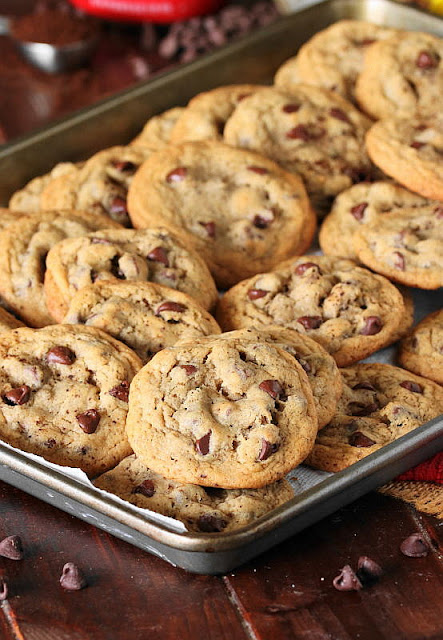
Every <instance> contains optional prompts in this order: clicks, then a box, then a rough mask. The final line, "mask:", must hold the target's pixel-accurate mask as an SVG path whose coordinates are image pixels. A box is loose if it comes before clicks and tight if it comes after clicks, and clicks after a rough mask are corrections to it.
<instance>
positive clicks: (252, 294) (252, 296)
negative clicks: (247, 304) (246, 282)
mask: <svg viewBox="0 0 443 640" xmlns="http://www.w3.org/2000/svg"><path fill="white" fill-rule="evenodd" d="M267 293H269V291H265V290H264V289H249V291H248V298H249V300H258V298H264V297H265V295H266V294H267Z"/></svg>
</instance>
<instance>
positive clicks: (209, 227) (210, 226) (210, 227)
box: [199, 222, 215, 238]
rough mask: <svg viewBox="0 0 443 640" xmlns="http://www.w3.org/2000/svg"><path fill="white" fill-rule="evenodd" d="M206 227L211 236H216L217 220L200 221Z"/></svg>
mask: <svg viewBox="0 0 443 640" xmlns="http://www.w3.org/2000/svg"><path fill="white" fill-rule="evenodd" d="M199 224H200V225H201V226H202V227H204V228H205V229H206V233H207V234H208V236H209V237H210V238H214V237H215V222H199Z"/></svg>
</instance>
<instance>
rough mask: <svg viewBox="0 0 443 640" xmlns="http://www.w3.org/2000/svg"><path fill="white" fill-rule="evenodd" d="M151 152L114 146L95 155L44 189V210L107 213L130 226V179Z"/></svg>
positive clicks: (138, 148) (133, 147) (145, 149)
mask: <svg viewBox="0 0 443 640" xmlns="http://www.w3.org/2000/svg"><path fill="white" fill-rule="evenodd" d="M151 153H152V150H150V149H148V148H147V147H145V146H143V147H136V146H127V147H122V146H120V147H111V148H110V149H104V150H103V151H99V152H98V153H96V154H95V155H93V156H92V157H91V158H89V160H88V161H87V162H85V164H84V166H82V168H81V169H79V170H75V171H71V172H69V173H66V174H64V175H62V176H60V177H59V178H57V179H56V180H51V182H50V183H49V184H48V185H47V186H46V187H45V188H44V189H43V192H42V194H41V197H40V204H41V207H42V208H43V209H79V210H80V211H88V213H90V214H96V213H97V214H100V215H107V216H109V217H110V218H112V219H113V220H115V221H116V222H118V223H120V224H122V225H124V226H129V224H130V221H129V217H128V211H127V205H126V198H127V193H128V188H129V185H130V183H131V180H132V178H133V176H134V174H135V172H136V171H137V169H138V167H139V166H140V165H141V163H142V162H143V161H144V160H146V158H147V157H148V156H149V155H150V154H151Z"/></svg>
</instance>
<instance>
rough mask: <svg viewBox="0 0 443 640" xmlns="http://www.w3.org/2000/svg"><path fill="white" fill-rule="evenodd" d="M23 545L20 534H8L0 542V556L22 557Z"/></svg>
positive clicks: (18, 558) (13, 558) (15, 558)
mask: <svg viewBox="0 0 443 640" xmlns="http://www.w3.org/2000/svg"><path fill="white" fill-rule="evenodd" d="M23 555H24V554H23V545H22V539H21V538H20V536H8V537H7V538H4V539H3V540H2V541H1V542H0V556H3V557H4V558H9V559H10V560H21V559H22V558H23Z"/></svg>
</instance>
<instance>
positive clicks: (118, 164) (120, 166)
mask: <svg viewBox="0 0 443 640" xmlns="http://www.w3.org/2000/svg"><path fill="white" fill-rule="evenodd" d="M112 166H113V167H115V168H116V169H117V170H118V171H121V172H122V173H133V172H134V171H135V170H136V169H137V165H135V164H134V163H133V162H130V161H129V160H126V161H124V160H121V161H119V160H114V161H113V162H112Z"/></svg>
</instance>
